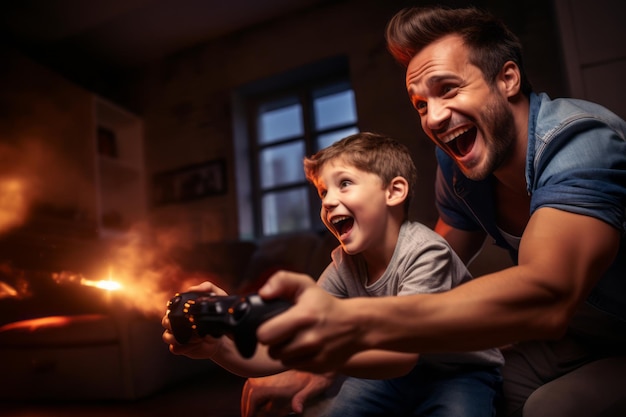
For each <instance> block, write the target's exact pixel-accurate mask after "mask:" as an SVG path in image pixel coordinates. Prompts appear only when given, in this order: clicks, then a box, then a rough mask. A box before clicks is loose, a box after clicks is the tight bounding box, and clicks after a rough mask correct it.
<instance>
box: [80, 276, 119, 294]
mask: <svg viewBox="0 0 626 417" xmlns="http://www.w3.org/2000/svg"><path fill="white" fill-rule="evenodd" d="M80 284H81V285H86V286H88V287H95V288H100V289H102V290H107V291H117V290H119V289H121V288H122V284H120V283H119V282H117V281H112V280H109V279H103V280H101V281H92V280H90V279H85V278H83V279H82V280H81V281H80Z"/></svg>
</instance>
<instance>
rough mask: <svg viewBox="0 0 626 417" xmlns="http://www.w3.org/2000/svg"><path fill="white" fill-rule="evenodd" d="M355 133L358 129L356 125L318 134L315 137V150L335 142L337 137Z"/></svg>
mask: <svg viewBox="0 0 626 417" xmlns="http://www.w3.org/2000/svg"><path fill="white" fill-rule="evenodd" d="M355 133H359V129H357V128H356V127H349V128H347V129H341V130H337V131H334V132H331V133H325V134H323V135H319V136H318V138H317V150H318V151H319V150H320V149H324V148H327V147H329V146H330V145H332V144H333V143H335V142H337V141H338V140H339V139H343V138H345V137H346V136H350V135H354V134H355Z"/></svg>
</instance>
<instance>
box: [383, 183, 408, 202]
mask: <svg viewBox="0 0 626 417" xmlns="http://www.w3.org/2000/svg"><path fill="white" fill-rule="evenodd" d="M408 195H409V182H408V181H407V180H406V178H404V177H395V178H394V179H392V180H391V182H390V183H389V186H387V205H388V206H397V205H400V204H404V200H406V197H407V196H408Z"/></svg>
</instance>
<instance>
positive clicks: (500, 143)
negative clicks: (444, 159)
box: [463, 96, 516, 181]
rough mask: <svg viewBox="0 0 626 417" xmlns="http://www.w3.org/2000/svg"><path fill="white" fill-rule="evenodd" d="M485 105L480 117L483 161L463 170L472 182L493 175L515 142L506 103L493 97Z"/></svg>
mask: <svg viewBox="0 0 626 417" xmlns="http://www.w3.org/2000/svg"><path fill="white" fill-rule="evenodd" d="M495 97H496V98H494V99H493V100H491V101H490V102H489V103H487V104H486V106H485V109H484V111H483V113H482V116H481V117H480V122H481V125H482V126H484V128H485V129H488V130H484V131H483V134H484V135H485V137H484V140H485V148H486V151H487V152H488V153H487V157H486V159H485V161H484V162H483V163H482V164H481V165H480V166H476V167H474V168H473V169H471V170H463V173H464V174H465V176H466V177H467V178H469V179H471V180H474V181H481V180H484V179H485V178H487V177H488V176H489V175H491V174H493V173H494V171H496V170H497V169H498V168H499V167H500V166H501V165H502V164H503V163H504V162H505V161H506V160H507V158H508V157H509V156H510V155H511V153H512V152H513V144H514V142H515V137H516V132H515V119H514V118H513V113H512V112H511V110H510V109H509V106H508V102H507V101H506V100H505V99H504V98H502V97H501V96H495Z"/></svg>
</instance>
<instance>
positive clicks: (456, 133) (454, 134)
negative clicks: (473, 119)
mask: <svg viewBox="0 0 626 417" xmlns="http://www.w3.org/2000/svg"><path fill="white" fill-rule="evenodd" d="M468 130H470V128H469V127H468V128H464V129H460V130H456V131H454V132H452V133H451V134H449V135H448V136H444V137H442V138H441V139H442V141H443V143H448V142H452V141H453V140H454V139H456V138H458V137H459V136H461V135H462V134H464V133H466V132H467V131H468Z"/></svg>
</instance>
